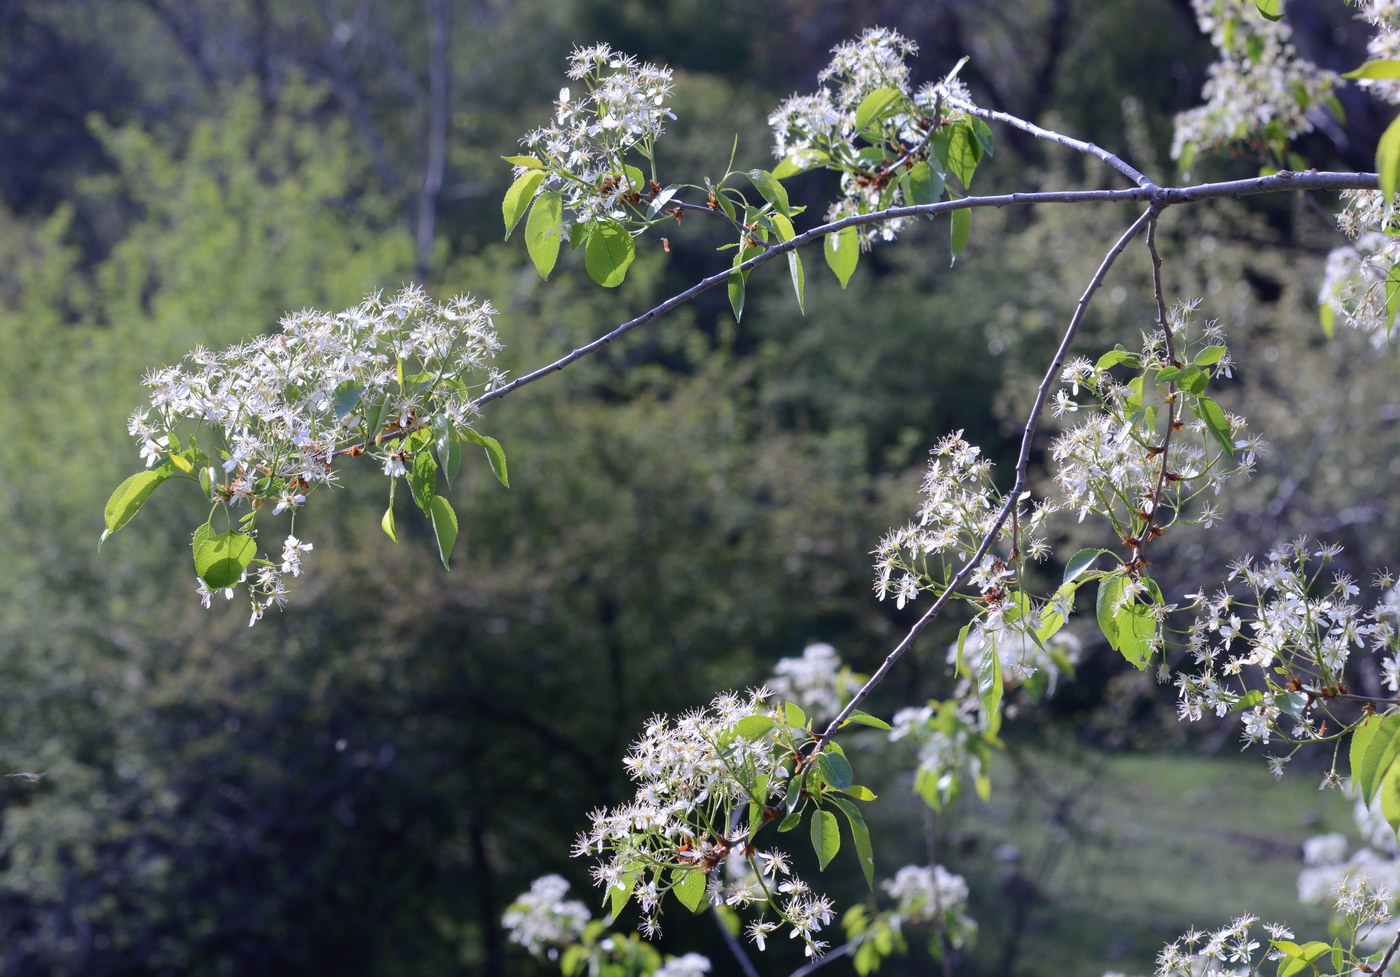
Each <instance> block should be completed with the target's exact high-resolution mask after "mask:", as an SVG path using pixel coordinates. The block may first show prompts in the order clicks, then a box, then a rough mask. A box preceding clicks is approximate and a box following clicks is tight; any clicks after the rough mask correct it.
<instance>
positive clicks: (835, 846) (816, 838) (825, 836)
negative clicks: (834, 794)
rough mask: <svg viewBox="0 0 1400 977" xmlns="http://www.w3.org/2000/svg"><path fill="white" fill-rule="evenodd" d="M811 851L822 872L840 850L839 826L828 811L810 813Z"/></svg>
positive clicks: (834, 817) (834, 816)
mask: <svg viewBox="0 0 1400 977" xmlns="http://www.w3.org/2000/svg"><path fill="white" fill-rule="evenodd" d="M812 850H813V851H814V852H816V853H817V864H818V865H819V866H820V867H821V869H822V871H826V867H827V866H828V865H830V864H831V860H832V859H833V858H835V857H836V853H837V852H839V851H840V850H841V826H840V824H838V823H837V821H836V815H834V814H832V813H831V812H830V811H813V812H812Z"/></svg>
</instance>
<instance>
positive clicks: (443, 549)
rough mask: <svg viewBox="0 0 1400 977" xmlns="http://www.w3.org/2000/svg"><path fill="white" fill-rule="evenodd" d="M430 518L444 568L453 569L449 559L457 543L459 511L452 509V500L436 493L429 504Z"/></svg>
mask: <svg viewBox="0 0 1400 977" xmlns="http://www.w3.org/2000/svg"><path fill="white" fill-rule="evenodd" d="M428 518H429V519H431V520H432V523H433V535H434V536H436V537H437V545H438V556H439V557H441V559H442V566H443V569H444V570H446V569H451V568H450V567H449V566H448V561H449V560H450V559H451V557H452V547H453V546H454V545H456V543H457V513H455V512H453V511H452V503H451V502H448V501H447V500H446V499H444V498H443V497H442V496H440V495H436V496H434V497H433V501H432V502H431V503H430V504H429V507H428ZM395 542H397V540H395Z"/></svg>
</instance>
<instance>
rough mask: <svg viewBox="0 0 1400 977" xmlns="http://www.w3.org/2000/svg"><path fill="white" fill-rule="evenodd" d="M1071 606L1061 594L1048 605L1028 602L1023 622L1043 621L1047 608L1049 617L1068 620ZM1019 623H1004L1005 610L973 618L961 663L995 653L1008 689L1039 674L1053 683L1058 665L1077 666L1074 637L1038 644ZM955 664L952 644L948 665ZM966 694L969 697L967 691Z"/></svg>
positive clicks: (1078, 646)
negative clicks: (989, 652) (1058, 616)
mask: <svg viewBox="0 0 1400 977" xmlns="http://www.w3.org/2000/svg"><path fill="white" fill-rule="evenodd" d="M1073 603H1074V601H1073V598H1072V597H1070V596H1068V595H1064V594H1057V595H1056V596H1055V597H1054V598H1052V599H1051V601H1050V602H1049V604H1048V605H1046V604H1040V603H1038V602H1035V601H1032V602H1031V604H1030V607H1031V613H1030V614H1029V615H1027V617H1026V620H1028V621H1030V622H1032V623H1033V624H1038V623H1039V622H1040V621H1043V620H1044V615H1045V611H1046V608H1047V607H1048V608H1049V610H1050V613H1051V614H1058V615H1060V617H1061V618H1068V617H1069V616H1070V612H1071V611H1072V609H1073ZM1019 623H1020V622H1019V621H1016V622H1011V621H1008V620H1007V614H1006V607H1005V606H1002V607H996V608H993V609H992V610H991V611H990V612H988V613H987V614H984V615H982V616H981V617H979V618H977V620H976V621H975V622H973V626H972V631H971V632H969V634H968V636H967V641H966V643H964V645H963V660H964V661H967V662H972V663H976V662H978V661H980V660H981V658H982V653H983V652H984V651H986V650H987V649H988V648H991V649H993V650H995V652H996V654H997V657H998V658H999V659H1000V660H1001V676H1002V681H1003V682H1005V683H1006V685H1007V687H1008V688H1012V687H1015V686H1017V685H1020V684H1021V683H1023V682H1025V681H1026V680H1028V679H1030V678H1032V677H1033V676H1035V675H1040V674H1044V675H1048V676H1050V677H1051V680H1052V681H1053V680H1054V679H1055V678H1057V677H1058V676H1059V674H1060V672H1061V662H1067V663H1068V664H1070V665H1077V664H1079V659H1080V656H1081V654H1082V653H1083V650H1084V646H1083V643H1082V642H1081V641H1080V640H1079V638H1077V637H1076V636H1075V635H1074V634H1072V633H1071V632H1069V631H1056V632H1055V633H1054V634H1052V635H1050V636H1049V637H1048V638H1046V639H1044V640H1038V638H1037V637H1035V636H1033V635H1032V634H1031V632H1030V631H1028V630H1027V629H1026V628H1025V627H1023V626H1019ZM1057 659H1058V660H1057ZM957 660H958V646H957V645H956V644H954V645H953V646H952V647H950V648H949V649H948V664H950V665H952V664H955V663H956V662H957ZM974 667H975V665H974ZM968 694H969V695H971V690H969V691H968Z"/></svg>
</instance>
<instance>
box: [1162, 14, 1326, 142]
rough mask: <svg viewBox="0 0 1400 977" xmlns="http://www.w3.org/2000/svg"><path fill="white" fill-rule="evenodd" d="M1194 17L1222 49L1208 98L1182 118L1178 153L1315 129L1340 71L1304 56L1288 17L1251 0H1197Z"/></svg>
mask: <svg viewBox="0 0 1400 977" xmlns="http://www.w3.org/2000/svg"><path fill="white" fill-rule="evenodd" d="M1193 6H1194V7H1195V8H1196V19H1197V21H1198V22H1199V23H1200V25H1201V29H1202V30H1203V31H1205V32H1206V33H1207V34H1208V35H1209V36H1210V40H1211V43H1212V44H1213V45H1215V48H1216V50H1218V51H1219V52H1220V59H1219V60H1218V61H1216V62H1215V63H1214V64H1212V65H1211V66H1210V68H1209V71H1208V76H1207V78H1206V84H1205V90H1204V92H1203V93H1202V94H1203V95H1204V97H1205V100H1206V104H1205V105H1202V106H1201V107H1199V108H1195V109H1192V110H1190V111H1189V112H1183V113H1181V114H1180V115H1178V116H1177V117H1176V132H1175V135H1174V137H1173V140H1172V158H1173V159H1178V160H1182V162H1183V165H1189V161H1190V157H1191V156H1192V155H1193V154H1194V153H1195V152H1198V151H1202V150H1208V149H1213V148H1216V147H1218V146H1224V145H1227V144H1230V143H1235V142H1241V141H1249V140H1256V141H1263V142H1265V143H1268V144H1271V145H1277V144H1280V143H1282V142H1284V141H1286V140H1289V139H1292V138H1293V137H1295V136H1297V135H1299V134H1300V133H1304V132H1308V131H1310V130H1311V129H1312V128H1313V124H1312V122H1310V121H1309V120H1308V113H1309V112H1310V111H1311V110H1312V109H1313V108H1314V107H1315V106H1317V105H1318V104H1319V103H1321V102H1322V101H1323V100H1324V99H1326V98H1327V97H1328V96H1329V95H1330V94H1331V91H1332V89H1333V87H1335V85H1336V84H1337V81H1338V78H1337V76H1336V75H1335V74H1333V73H1332V72H1330V71H1324V70H1323V69H1321V68H1319V67H1317V66H1316V65H1314V64H1312V63H1311V62H1308V61H1304V60H1302V59H1301V58H1299V57H1298V53H1297V51H1296V50H1294V48H1293V45H1292V44H1291V43H1290V42H1289V37H1290V36H1291V31H1290V30H1289V28H1288V25H1287V24H1285V23H1284V22H1283V21H1278V22H1271V21H1268V20H1266V19H1264V18H1263V17H1261V16H1260V15H1259V12H1258V10H1257V9H1256V8H1255V5H1254V3H1253V0H1193Z"/></svg>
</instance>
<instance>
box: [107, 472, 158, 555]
mask: <svg viewBox="0 0 1400 977" xmlns="http://www.w3.org/2000/svg"><path fill="white" fill-rule="evenodd" d="M173 474H175V466H174V465H171V464H170V463H169V462H166V463H165V464H163V465H159V466H157V467H156V468H151V469H148V470H146V471H144V472H137V473H136V474H135V475H132V476H131V477H130V478H128V479H126V481H124V482H122V483H121V484H120V485H118V486H117V487H116V489H115V490H114V491H113V492H112V494H111V496H110V497H108V499H107V505H106V507H105V508H104V509H103V510H102V516H103V519H104V520H105V522H106V524H107V531H106V532H104V533H103V534H102V538H103V539H104V540H105V539H106V538H107V537H108V536H110V535H112V534H113V533H115V532H116V531H117V530H118V529H121V528H122V527H123V526H125V525H126V524H127V523H129V522H131V519H132V517H133V516H135V515H136V513H137V512H139V511H140V509H141V507H142V506H143V505H145V504H146V500H147V499H149V498H150V497H151V493H152V492H154V491H155V490H156V489H157V488H159V487H160V483H161V482H163V481H165V480H166V479H167V478H169V477H170V476H171V475H173ZM99 545H100V544H99Z"/></svg>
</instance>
